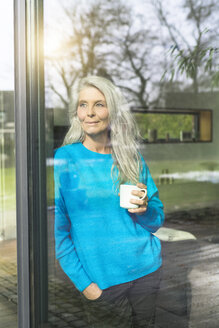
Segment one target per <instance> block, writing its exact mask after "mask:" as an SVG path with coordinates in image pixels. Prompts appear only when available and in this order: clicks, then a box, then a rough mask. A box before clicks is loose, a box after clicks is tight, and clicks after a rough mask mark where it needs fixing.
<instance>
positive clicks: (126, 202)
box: [120, 184, 147, 209]
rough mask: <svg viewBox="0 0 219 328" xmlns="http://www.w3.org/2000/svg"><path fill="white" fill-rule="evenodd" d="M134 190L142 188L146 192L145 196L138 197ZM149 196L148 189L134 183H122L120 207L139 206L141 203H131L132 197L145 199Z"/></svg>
mask: <svg viewBox="0 0 219 328" xmlns="http://www.w3.org/2000/svg"><path fill="white" fill-rule="evenodd" d="M133 190H140V191H143V192H144V196H143V197H141V198H140V197H138V196H135V195H132V193H131V192H132V191H133ZM146 196H147V189H141V188H139V187H137V186H134V185H126V184H121V185H120V207H123V208H127V209H128V208H138V207H139V205H136V204H132V203H130V200H131V199H141V200H142V199H145V198H146Z"/></svg>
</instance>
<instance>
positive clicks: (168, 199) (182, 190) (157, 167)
mask: <svg viewBox="0 0 219 328" xmlns="http://www.w3.org/2000/svg"><path fill="white" fill-rule="evenodd" d="M148 166H149V168H150V171H151V174H152V176H153V178H154V180H155V183H156V184H157V187H158V189H159V193H160V198H161V200H162V202H163V204H164V206H165V210H166V211H173V210H178V209H185V208H187V209H188V208H197V207H204V206H211V205H213V204H215V203H217V202H218V198H219V197H218V195H219V183H215V184H213V183H211V182H197V181H185V180H177V181H174V183H173V184H160V183H159V175H160V174H162V171H163V170H166V169H168V172H169V173H173V172H188V171H203V170H208V169H209V168H211V169H212V168H213V169H216V170H219V164H218V163H213V164H212V163H209V162H198V161H197V162H194V161H184V162H182V161H162V162H148ZM4 172H5V174H4V179H3V175H1V193H0V195H1V204H3V205H4V210H14V209H15V208H16V197H15V169H14V168H6V169H5V171H4ZM3 187H4V188H3ZM53 198H54V184H53V168H52V167H51V166H48V167H47V203H48V206H51V205H53V204H54V200H53Z"/></svg>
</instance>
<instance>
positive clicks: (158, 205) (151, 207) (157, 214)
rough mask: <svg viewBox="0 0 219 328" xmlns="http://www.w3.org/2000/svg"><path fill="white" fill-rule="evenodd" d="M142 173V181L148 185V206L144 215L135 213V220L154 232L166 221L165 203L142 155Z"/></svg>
mask: <svg viewBox="0 0 219 328" xmlns="http://www.w3.org/2000/svg"><path fill="white" fill-rule="evenodd" d="M142 166H143V168H142V175H141V182H143V183H144V184H145V185H146V186H147V195H148V207H147V210H146V212H145V213H144V214H143V215H137V214H134V215H135V220H136V221H137V223H139V224H140V225H141V226H142V227H143V228H145V229H147V230H148V231H150V232H152V233H154V232H156V231H157V230H158V229H159V228H160V227H161V226H162V225H163V223H164V211H163V204H162V202H161V201H160V199H159V192H158V189H157V187H156V185H155V183H154V181H153V179H152V176H151V174H150V171H149V168H148V166H147V164H146V163H145V161H144V159H143V157H142Z"/></svg>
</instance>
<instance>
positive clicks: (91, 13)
mask: <svg viewBox="0 0 219 328" xmlns="http://www.w3.org/2000/svg"><path fill="white" fill-rule="evenodd" d="M163 3H164V2H162V1H143V0H136V1H132V0H129V1H126V2H124V1H120V0H111V1H102V0H98V1H96V0H94V1H89V2H88V1H73V0H72V1H67V0H66V1H62V2H60V1H58V0H57V1H54V0H45V1H44V10H45V13H44V14H45V15H44V19H45V21H44V23H45V30H44V31H45V95H46V117H47V126H46V131H47V183H48V222H49V223H48V224H49V229H48V231H49V236H48V240H49V249H48V253H49V317H48V318H49V319H48V320H49V322H50V323H52V324H54V325H55V326H57V327H59V326H60V327H65V326H66V327H84V326H85V327H87V326H88V327H89V324H88V321H87V319H86V317H85V315H84V307H83V303H82V298H81V293H80V292H79V290H78V289H77V288H76V287H75V286H74V284H73V282H71V280H70V279H69V277H68V275H66V274H65V273H64V272H63V270H62V269H61V267H60V264H59V262H58V261H57V260H56V259H55V246H54V245H55V240H54V217H55V213H54V212H55V206H54V182H53V174H54V172H53V166H54V159H53V156H54V153H53V152H54V150H55V149H57V148H60V147H62V144H63V140H64V137H65V135H66V133H67V131H68V129H69V125H70V117H71V115H72V112H71V103H72V94H73V86H74V85H75V82H76V81H77V80H78V79H79V78H81V77H83V76H87V75H99V76H103V77H106V78H108V79H110V80H112V81H113V82H114V83H115V84H116V85H117V86H118V87H119V88H120V90H121V91H122V92H123V94H124V96H125V99H126V100H127V102H128V109H130V111H131V109H132V108H148V111H150V113H148V114H147V115H145V114H142V113H140V114H135V117H136V121H137V125H138V128H139V130H140V132H141V134H142V135H143V137H144V138H145V139H148V141H149V142H146V143H141V142H140V145H139V151H140V152H141V154H142V155H143V157H144V160H145V161H146V163H147V165H148V167H149V169H150V172H151V175H152V178H153V180H154V182H155V184H156V186H157V187H158V190H159V195H160V199H161V201H162V202H163V204H164V209H165V214H166V221H165V223H164V226H163V227H162V228H161V229H159V230H158V231H157V232H156V236H157V237H158V238H159V239H160V240H161V242H162V243H161V244H162V248H163V278H162V281H161V286H160V292H159V296H158V301H157V312H156V323H157V326H159V327H164V328H165V327H177V326H180V327H205V326H209V327H216V326H217V325H218V319H219V312H218V308H219V300H218V295H219V289H218V287H217V286H216V284H215V281H217V279H218V278H217V267H218V250H219V247H218V244H219V239H218V233H219V223H218V222H219V221H218V215H219V211H218V195H219V129H218V105H219V96H218V60H219V57H218V49H217V46H216V45H217V44H218V11H219V7H218V5H217V3H216V2H212V1H211V2H210V1H204V0H202V1H199V2H197V1H195V0H191V1H186V0H182V1H178V2H174V1H172V0H168V1H166V2H165V5H164V4H163ZM182 26H183V27H184V28H183V29H182ZM156 108H159V109H160V110H161V111H162V110H163V111H165V110H166V109H174V114H171V115H170V114H169V113H168V114H167V115H164V114H159V115H158V114H154V113H153V110H154V111H155V109H156ZM182 110H185V111H186V113H185V114H182ZM177 111H178V112H177ZM196 112H198V114H196ZM211 113H212V116H211ZM158 116H159V118H158ZM124 135H125V133H124ZM149 139H150V140H149ZM157 141H162V143H159V142H157ZM171 141H174V142H175V141H177V142H175V143H174V142H171ZM118 142H120V140H118ZM127 147H128V146H127ZM74 165H75V166H77V165H78V167H77V168H78V171H79V170H80V165H79V163H74ZM89 165H90V166H91V163H89V164H87V166H88V167H89ZM78 171H77V172H78ZM98 177H99V175H98ZM74 178H75V180H74V183H75V184H74V186H71V187H72V188H73V189H74V192H75V193H78V198H80V199H79V200H78V202H75V203H74V204H73V206H72V208H73V207H77V206H79V205H81V206H82V205H83V201H82V200H83V197H84V193H83V192H84V191H83V190H81V189H80V188H79V187H78V182H77V174H76V175H75V177H74ZM72 179H73V177H72ZM67 182H68V181H67ZM67 182H66V183H67ZM87 184H88V185H89V180H87ZM87 188H88V187H87ZM86 190H87V189H86ZM70 192H72V190H71V188H69V193H70ZM103 192H104V191H103ZM84 206H88V205H87V204H84ZM100 206H101V202H100ZM103 212H104V211H103ZM103 215H104V214H103ZM112 224H113V223H112ZM71 228H72V226H71V227H70V228H69V230H70V229H71ZM65 229H66V227H65ZM73 230H74V229H73V228H72V231H73ZM146 230H147V229H146ZM148 231H149V229H148V230H147V232H148ZM151 237H152V238H154V237H153V236H152V235H151ZM137 239H138V238H137ZM137 239H136V240H137ZM104 242H105V240H104V236H103V245H104ZM83 247H84V244H83V245H81V248H83ZM76 251H77V250H76ZM78 251H79V252H80V251H81V250H80V249H79V250H78ZM112 252H114V249H112ZM115 256H116V254H115ZM130 265H131V264H130ZM118 266H119V264H118ZM71 269H72V270H73V268H71ZM112 274H113V273H112ZM105 295H107V292H106V294H105ZM127 327H128V326H127Z"/></svg>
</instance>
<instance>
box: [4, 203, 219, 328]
mask: <svg viewBox="0 0 219 328" xmlns="http://www.w3.org/2000/svg"><path fill="white" fill-rule="evenodd" d="M52 217H53V213H52V211H51V213H50V218H51V220H52ZM165 227H169V228H174V229H179V230H184V231H188V232H190V233H192V234H193V235H194V236H195V237H196V238H197V239H196V240H184V241H176V242H162V246H163V279H162V283H161V289H160V294H159V298H158V305H157V316H156V327H159V328H176V327H177V328H187V327H188V328H197V327H198V328H217V327H218V326H219V265H218V263H219V208H218V207H214V208H204V209H199V210H192V211H180V212H175V213H169V214H168V215H167V217H166V222H165ZM49 233H50V235H49V253H50V254H52V255H51V257H50V263H49V313H48V316H49V323H48V324H45V325H43V326H42V327H80V328H88V327H89V326H88V325H87V323H86V321H85V318H84V316H83V313H82V310H81V301H80V297H79V293H78V292H77V290H76V289H75V288H74V287H73V285H72V284H70V283H69V282H68V280H67V279H66V278H65V276H64V275H63V274H62V272H61V270H60V269H59V267H58V266H57V264H55V263H54V257H53V239H52V229H51V231H50V232H49ZM16 304H17V284H16V241H14V240H13V241H5V242H0V326H1V327H5V328H15V327H16V311H17V306H16Z"/></svg>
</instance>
